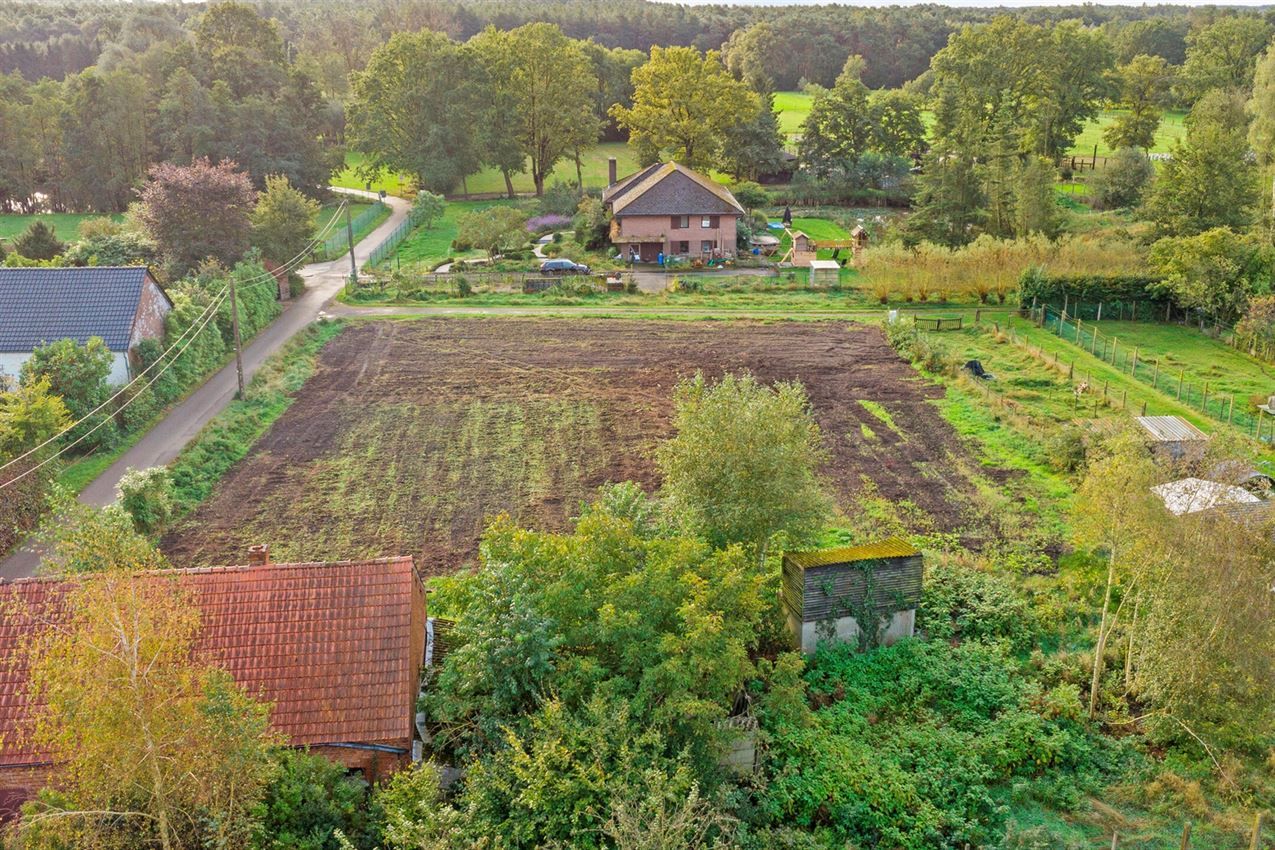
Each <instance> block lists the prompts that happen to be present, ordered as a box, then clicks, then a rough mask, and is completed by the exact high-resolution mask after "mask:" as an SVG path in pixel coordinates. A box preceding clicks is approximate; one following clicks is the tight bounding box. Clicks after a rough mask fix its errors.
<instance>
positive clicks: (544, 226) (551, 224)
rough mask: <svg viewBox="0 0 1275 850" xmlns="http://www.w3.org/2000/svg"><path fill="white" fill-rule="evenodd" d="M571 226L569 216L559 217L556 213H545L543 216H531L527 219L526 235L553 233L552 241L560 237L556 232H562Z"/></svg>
mask: <svg viewBox="0 0 1275 850" xmlns="http://www.w3.org/2000/svg"><path fill="white" fill-rule="evenodd" d="M570 225H571V216H567V215H559V214H557V213H546V214H543V215H538V216H533V217H532V218H529V219H527V232H528V233H548V232H549V231H555V232H554V234H553V235H554V240H555V241H556V240H558V239H561V235H560V234H559V233H557V232H556V231H559V230H562V229H563V228H565V227H569V226H570Z"/></svg>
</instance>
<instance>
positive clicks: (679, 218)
mask: <svg viewBox="0 0 1275 850" xmlns="http://www.w3.org/2000/svg"><path fill="white" fill-rule="evenodd" d="M690 226H691V217H690V216H689V215H675V216H673V229H674V230H685V229H686V228H688V227H690Z"/></svg>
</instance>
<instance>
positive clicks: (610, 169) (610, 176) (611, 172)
mask: <svg viewBox="0 0 1275 850" xmlns="http://www.w3.org/2000/svg"><path fill="white" fill-rule="evenodd" d="M617 179H618V178H617V176H616V162H615V157H609V158H608V159H607V185H608V186H611V185H613V184H614V183H615V181H616V180H617Z"/></svg>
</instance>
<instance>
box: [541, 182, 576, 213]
mask: <svg viewBox="0 0 1275 850" xmlns="http://www.w3.org/2000/svg"><path fill="white" fill-rule="evenodd" d="M579 205H580V187H579V185H578V184H576V183H575V182H571V183H564V182H562V181H561V180H557V181H554V183H553V185H551V186H550V187H549V188H548V189H545V193H544V196H543V197H542V198H541V199H540V212H541V213H542V214H547V215H558V216H563V217H565V218H570V217H571V216H573V215H575V212H576V208H577V207H578V206H579Z"/></svg>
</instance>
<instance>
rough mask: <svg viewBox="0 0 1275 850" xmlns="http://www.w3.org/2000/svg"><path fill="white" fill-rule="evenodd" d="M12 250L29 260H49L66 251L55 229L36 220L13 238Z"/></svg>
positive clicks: (64, 244)
mask: <svg viewBox="0 0 1275 850" xmlns="http://www.w3.org/2000/svg"><path fill="white" fill-rule="evenodd" d="M13 250H14V251H17V252H18V253H19V254H21V255H22V256H24V257H26V258H27V259H29V260H51V259H53V258H54V257H56V256H57V255H58V254H61V253H62V252H63V251H65V250H66V243H65V242H63V241H61V240H60V239H58V236H57V231H56V229H55V228H53V227H52V226H51V225H48V224H45V223H44V222H43V221H41V220H40V219H36V220H35V221H33V222H31V224H29V225H28V226H27V229H26V230H24V231H22V233H21V234H19V235H18V236H15V237H14V238H13Z"/></svg>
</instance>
